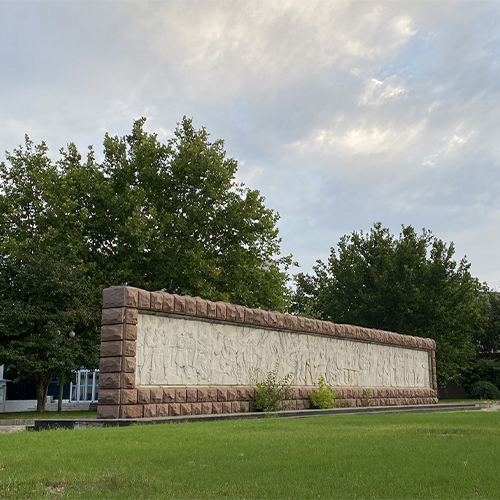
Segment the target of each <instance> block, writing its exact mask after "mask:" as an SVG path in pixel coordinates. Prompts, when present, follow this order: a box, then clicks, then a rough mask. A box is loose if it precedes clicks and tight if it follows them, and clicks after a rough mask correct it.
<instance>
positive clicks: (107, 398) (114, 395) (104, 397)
mask: <svg viewBox="0 0 500 500" xmlns="http://www.w3.org/2000/svg"><path fill="white" fill-rule="evenodd" d="M99 404H102V405H119V404H120V390H119V389H101V390H100V391H99Z"/></svg>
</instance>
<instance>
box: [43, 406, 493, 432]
mask: <svg viewBox="0 0 500 500" xmlns="http://www.w3.org/2000/svg"><path fill="white" fill-rule="evenodd" d="M482 409H483V408H481V406H480V405H477V404H440V405H436V404H430V405H422V404H419V405H402V406H378V407H377V406H369V407H364V408H333V409H331V410H300V411H292V410H289V411H280V412H275V413H262V412H258V413H257V412H249V413H231V414H228V413H225V414H220V415H215V414H211V415H184V416H177V417H156V418H114V419H74V420H73V419H64V420H54V419H50V420H36V421H35V425H34V430H35V431H40V430H48V429H61V428H62V429H86V428H89V427H127V426H129V425H147V424H168V423H182V422H200V421H204V422H210V421H212V422H213V421H215V420H235V419H244V418H266V417H268V416H270V415H272V416H276V417H280V418H287V417H288V418H304V417H318V416H327V415H346V414H352V413H406V412H411V413H433V412H448V411H476V410H478V411H480V410H482Z"/></svg>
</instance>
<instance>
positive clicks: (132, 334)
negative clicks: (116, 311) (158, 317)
mask: <svg viewBox="0 0 500 500" xmlns="http://www.w3.org/2000/svg"><path fill="white" fill-rule="evenodd" d="M123 338H124V339H125V340H137V325H123Z"/></svg>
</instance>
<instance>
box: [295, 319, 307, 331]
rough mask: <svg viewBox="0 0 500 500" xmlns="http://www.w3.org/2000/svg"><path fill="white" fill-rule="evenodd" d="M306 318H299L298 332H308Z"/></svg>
mask: <svg viewBox="0 0 500 500" xmlns="http://www.w3.org/2000/svg"><path fill="white" fill-rule="evenodd" d="M306 321H307V320H306V318H304V317H302V316H297V323H298V330H299V331H301V332H305V331H306Z"/></svg>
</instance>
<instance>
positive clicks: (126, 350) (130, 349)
mask: <svg viewBox="0 0 500 500" xmlns="http://www.w3.org/2000/svg"><path fill="white" fill-rule="evenodd" d="M135 353H136V343H135V341H134V340H124V341H123V355H124V356H135Z"/></svg>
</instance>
